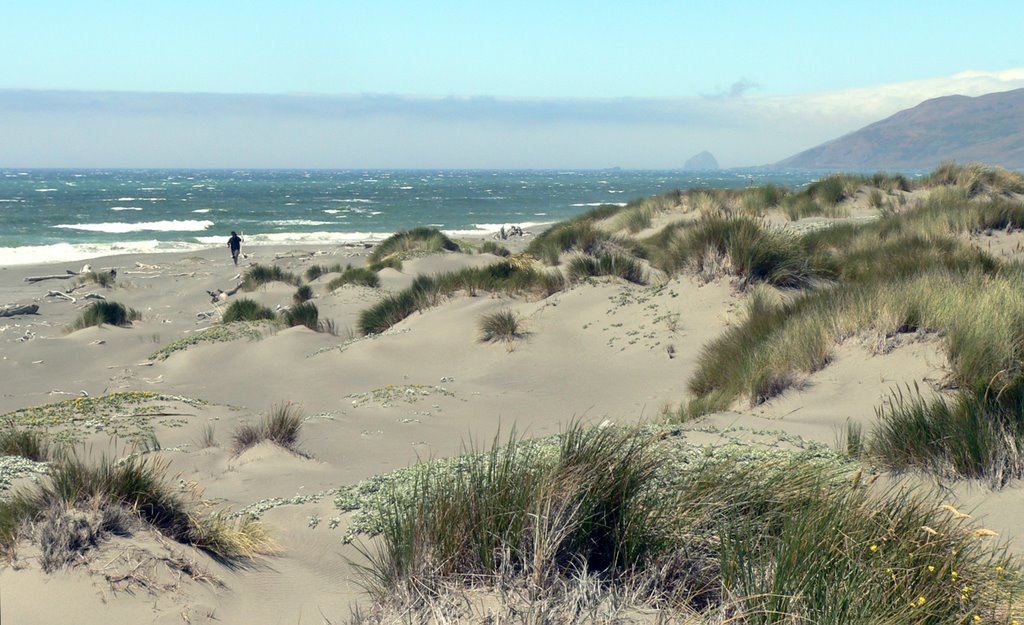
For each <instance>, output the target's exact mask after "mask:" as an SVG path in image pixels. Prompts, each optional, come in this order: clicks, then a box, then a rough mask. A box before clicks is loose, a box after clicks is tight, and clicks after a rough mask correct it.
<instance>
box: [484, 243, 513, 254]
mask: <svg viewBox="0 0 1024 625" xmlns="http://www.w3.org/2000/svg"><path fill="white" fill-rule="evenodd" d="M480 253H481V254H494V255H495V256H501V257H502V258H508V257H509V256H511V255H512V252H510V251H509V249H508V248H507V247H505V246H503V245H498V244H497V243H495V242H494V241H484V242H483V243H482V244H481V245H480Z"/></svg>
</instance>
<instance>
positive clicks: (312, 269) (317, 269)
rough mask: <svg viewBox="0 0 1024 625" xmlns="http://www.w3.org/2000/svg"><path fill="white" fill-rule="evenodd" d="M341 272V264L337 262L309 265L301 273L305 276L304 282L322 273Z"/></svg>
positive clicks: (314, 278)
mask: <svg viewBox="0 0 1024 625" xmlns="http://www.w3.org/2000/svg"><path fill="white" fill-rule="evenodd" d="M350 266H351V265H350ZM341 272H342V268H341V265H340V264H337V263H336V264H334V265H310V266H309V267H307V268H306V273H305V274H303V275H304V276H305V278H306V282H312V281H313V280H316V279H317V278H319V277H320V276H322V275H324V274H327V273H341Z"/></svg>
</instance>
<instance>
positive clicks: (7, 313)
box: [0, 304, 39, 317]
mask: <svg viewBox="0 0 1024 625" xmlns="http://www.w3.org/2000/svg"><path fill="white" fill-rule="evenodd" d="M36 314H39V304H27V305H25V306H21V305H18V304H13V305H10V306H0V317H14V316H17V315H36Z"/></svg>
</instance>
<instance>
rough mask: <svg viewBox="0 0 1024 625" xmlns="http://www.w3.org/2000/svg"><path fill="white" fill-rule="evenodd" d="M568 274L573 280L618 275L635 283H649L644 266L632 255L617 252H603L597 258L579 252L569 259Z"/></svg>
mask: <svg viewBox="0 0 1024 625" xmlns="http://www.w3.org/2000/svg"><path fill="white" fill-rule="evenodd" d="M567 274H568V277H569V279H570V280H572V281H579V280H582V279H584V278H588V277H592V276H616V277H619V278H622V279H623V280H626V281H627V282H632V283H634V284H646V283H647V281H646V279H645V278H644V268H643V266H642V265H641V264H640V263H639V262H638V261H637V260H636V259H635V258H633V257H632V256H626V255H624V254H619V253H616V252H611V253H606V254H601V255H600V256H599V257H597V258H594V257H593V256H588V255H586V254H577V255H576V256H574V257H573V258H572V260H570V261H569V267H568V269H567Z"/></svg>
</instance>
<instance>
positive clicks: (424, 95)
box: [0, 0, 1024, 167]
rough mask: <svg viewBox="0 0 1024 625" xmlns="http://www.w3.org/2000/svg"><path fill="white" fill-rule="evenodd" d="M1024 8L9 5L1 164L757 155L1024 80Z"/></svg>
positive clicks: (587, 162)
mask: <svg viewBox="0 0 1024 625" xmlns="http://www.w3.org/2000/svg"><path fill="white" fill-rule="evenodd" d="M1021 23H1024V7H1022V6H1021V5H1019V3H1016V2H1002V1H995V2H987V3H985V5H984V10H983V11H981V10H980V9H968V8H967V7H966V6H965V5H963V4H962V2H945V1H939V2H929V3H923V2H922V3H917V2H914V3H910V2H902V3H901V2H891V1H890V2H859V3H842V2H834V3H825V2H820V1H819V2H786V3H770V2H763V1H761V2H683V1H677V2H658V1H644V0H639V1H637V2H631V3H625V2H575V1H572V2H534V1H532V0H523V1H520V2H514V3H513V2H452V1H435V2H387V1H380V2H346V1H339V2H327V1H310V0H306V1H302V0H298V1H293V2H289V3H287V4H285V3H282V2H264V1H249V2H237V1H216V0H208V1H206V2H193V1H182V2H163V3H139V2H109V1H102V0H95V1H92V2H56V1H50V2H47V1H46V0H40V1H39V2H12V3H8V6H5V7H4V9H3V20H2V24H0V54H2V57H3V58H4V59H6V62H5V63H4V64H2V65H0V113H2V115H0V139H2V137H4V136H5V135H6V136H8V138H9V139H11V138H16V139H18V141H17V142H16V143H17V145H14V146H12V143H15V142H13V141H10V140H8V141H6V142H4V143H6V146H7V147H5V148H2V149H0V166H226V167H232V166H269V167H282V166H297V167H315V166H322V167H364V166H365V167H417V166H418V167H444V166H448V167H473V166H479V167H586V166H594V167H599V166H611V165H620V166H626V167H674V166H679V165H680V164H681V163H682V162H683V161H684V160H685V159H686V158H687V157H688V156H690V155H692V154H693V153H696V152H698V151H700V150H703V149H709V150H711V151H712V152H714V153H715V154H716V156H718V157H719V160H720V161H721V162H722V164H723V165H726V166H742V165H754V164H761V163H765V162H770V161H774V160H778V159H781V158H784V157H786V156H789V155H790V154H791V153H793V152H795V151H799V150H802V149H805V148H808V147H811V146H813V145H815V144H817V143H820V142H821V141H825V140H828V139H831V138H835V137H836V136H839V135H841V134H844V133H846V132H849V131H852V130H855V129H856V128H859V127H860V126H863V125H865V124H867V123H870V122H872V121H876V120H877V119H880V118H882V117H885V116H888V115H890V114H892V113H894V112H896V111H898V110H900V109H902V108H906V107H908V106H913V105H914V104H916V103H918V102H920V101H921V100H924V99H927V98H929V97H935V96H938V95H945V94H951V93H963V94H966V95H980V94H981V93H986V92H990V91H1000V90H1006V89H1012V88H1018V87H1024V47H1021V46H1020V45H1018V43H1017V41H1018V38H1019V35H1018V33H1017V32H1016V30H1017V28H1018V27H1019V25H1020V24H1021ZM26 90H29V91H31V92H34V93H33V94H31V96H32V97H30V98H28V99H27V100H26V97H25V96H26V94H25V91H26ZM40 92H41V93H40ZM95 92H115V93H114V94H105V95H104V97H102V98H93V100H92V101H91V104H90V105H89V106H84V105H83V104H82V99H81V97H78V96H81V95H82V94H90V93H95ZM69 94H72V95H74V94H78V95H77V96H76V97H71V95H69ZM118 94H120V95H118ZM142 94H223V95H243V94H244V95H245V96H246V97H245V98H242V99H230V98H229V99H228V100H221V101H217V105H216V106H215V107H214V108H213V109H209V108H208V107H209V106H211V100H210V99H209V98H206V99H203V98H199V99H198V100H194V101H193V100H190V99H189V98H190V96H178V97H173V98H170V99H168V98H167V97H166V95H163V96H159V97H158V96H151V97H149V96H147V97H144V98H143V97H141V95H142ZM41 96H52V97H49V98H43V97H41ZM268 96H287V97H284V98H280V97H278V98H276V99H275V98H273V97H268ZM157 101H160V104H156V102H157ZM69 103H70V104H69ZM147 107H149V108H147ZM236 127H237V128H241V129H248V131H243V130H238V129H236ZM58 131H59V132H58ZM139 133H142V134H144V135H146V136H147V142H146V144H147V145H148V148H147V145H144V144H143V142H142V141H140V139H139V137H138V135H139ZM183 133H184V136H183ZM203 137H207V138H209V139H210V141H209V142H208V143H215V144H216V146H217V149H216V150H213V151H211V150H210V149H209V145H207V146H206V148H203V147H202V145H201V144H202V143H204V142H203V141H202V138H203ZM190 138H191V139H192V140H189V139H190ZM446 138H447V140H446ZM332 139H333V140H334V141H333V144H332ZM90 142H92V144H94V145H95V147H94V148H92V149H91V148H90ZM339 143H341V144H344V146H345V149H344V150H338V149H336V148H334V149H332V147H331V146H332V145H335V146H336V145H337V144H339ZM100 144H105V145H100ZM192 144H195V145H194V147H190V145H192ZM645 148H646V149H645ZM360 155H362V156H361V157H360ZM119 159H120V161H125V162H120V161H119ZM360 159H361V160H360Z"/></svg>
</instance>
